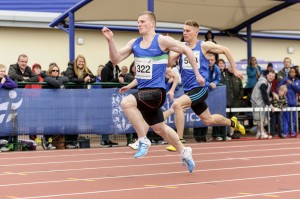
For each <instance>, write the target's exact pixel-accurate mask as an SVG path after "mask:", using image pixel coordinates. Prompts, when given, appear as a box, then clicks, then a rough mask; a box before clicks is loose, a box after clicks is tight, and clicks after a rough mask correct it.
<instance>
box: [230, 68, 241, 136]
mask: <svg viewBox="0 0 300 199" xmlns="http://www.w3.org/2000/svg"><path fill="white" fill-rule="evenodd" d="M227 74H228V77H229V78H230V81H231V82H232V102H231V104H230V108H237V107H242V99H243V96H244V88H243V82H242V80H241V79H239V78H237V77H236V76H235V75H234V74H233V68H232V66H231V65H229V66H228V68H227ZM229 115H230V117H232V116H234V115H237V114H236V113H229ZM232 130H233V129H232V128H229V135H230V137H231V138H232V139H239V138H240V137H239V136H238V135H237V134H236V131H232ZM238 133H239V132H238Z"/></svg>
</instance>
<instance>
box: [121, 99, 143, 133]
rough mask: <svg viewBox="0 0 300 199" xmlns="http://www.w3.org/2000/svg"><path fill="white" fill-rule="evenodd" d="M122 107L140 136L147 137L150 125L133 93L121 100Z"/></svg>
mask: <svg viewBox="0 0 300 199" xmlns="http://www.w3.org/2000/svg"><path fill="white" fill-rule="evenodd" d="M121 107H122V109H123V111H124V113H125V114H126V116H127V118H128V120H129V121H130V123H131V125H132V126H133V128H134V129H135V131H136V133H137V134H138V137H139V138H142V137H146V135H147V132H148V129H149V126H148V125H147V123H146V122H145V120H144V118H143V116H142V114H141V112H140V111H139V110H138V108H137V102H136V99H135V97H134V96H133V95H128V96H126V97H125V98H123V99H122V101H121Z"/></svg>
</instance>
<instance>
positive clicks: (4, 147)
mask: <svg viewBox="0 0 300 199" xmlns="http://www.w3.org/2000/svg"><path fill="white" fill-rule="evenodd" d="M17 87H18V85H17V83H16V82H14V81H13V80H12V79H10V78H9V77H8V76H7V75H6V67H5V66H4V65H3V64H0V89H14V88H17ZM11 139H12V137H9V136H4V137H0V152H5V151H9V150H11V149H12V148H9V145H10V144H11ZM11 146H13V145H11Z"/></svg>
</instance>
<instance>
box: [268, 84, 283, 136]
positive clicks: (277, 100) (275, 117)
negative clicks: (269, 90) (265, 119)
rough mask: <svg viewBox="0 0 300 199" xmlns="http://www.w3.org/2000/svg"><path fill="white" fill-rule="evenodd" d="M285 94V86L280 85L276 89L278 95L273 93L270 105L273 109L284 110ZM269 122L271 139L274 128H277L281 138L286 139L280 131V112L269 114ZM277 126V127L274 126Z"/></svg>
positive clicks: (274, 134)
mask: <svg viewBox="0 0 300 199" xmlns="http://www.w3.org/2000/svg"><path fill="white" fill-rule="evenodd" d="M286 93H287V86H286V85H281V86H280V87H279V89H278V95H277V94H276V93H275V94H274V97H273V100H272V105H273V106H274V107H275V108H280V109H282V108H286V106H287V99H286ZM270 117H271V120H270V128H271V129H270V133H271V135H272V136H273V137H275V136H276V130H275V129H276V128H275V127H276V126H277V127H278V134H279V137H281V138H286V135H285V134H283V131H282V112H271V114H270ZM276 124H277V125H276Z"/></svg>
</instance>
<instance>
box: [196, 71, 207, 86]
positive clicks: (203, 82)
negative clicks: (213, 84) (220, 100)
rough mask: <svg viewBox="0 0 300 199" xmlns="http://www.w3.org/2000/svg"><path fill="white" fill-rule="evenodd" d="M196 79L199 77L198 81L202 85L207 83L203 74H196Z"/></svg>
mask: <svg viewBox="0 0 300 199" xmlns="http://www.w3.org/2000/svg"><path fill="white" fill-rule="evenodd" d="M196 79H197V81H198V82H199V84H200V85H201V86H204V84H205V80H204V78H203V77H202V75H200V74H199V75H196Z"/></svg>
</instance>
